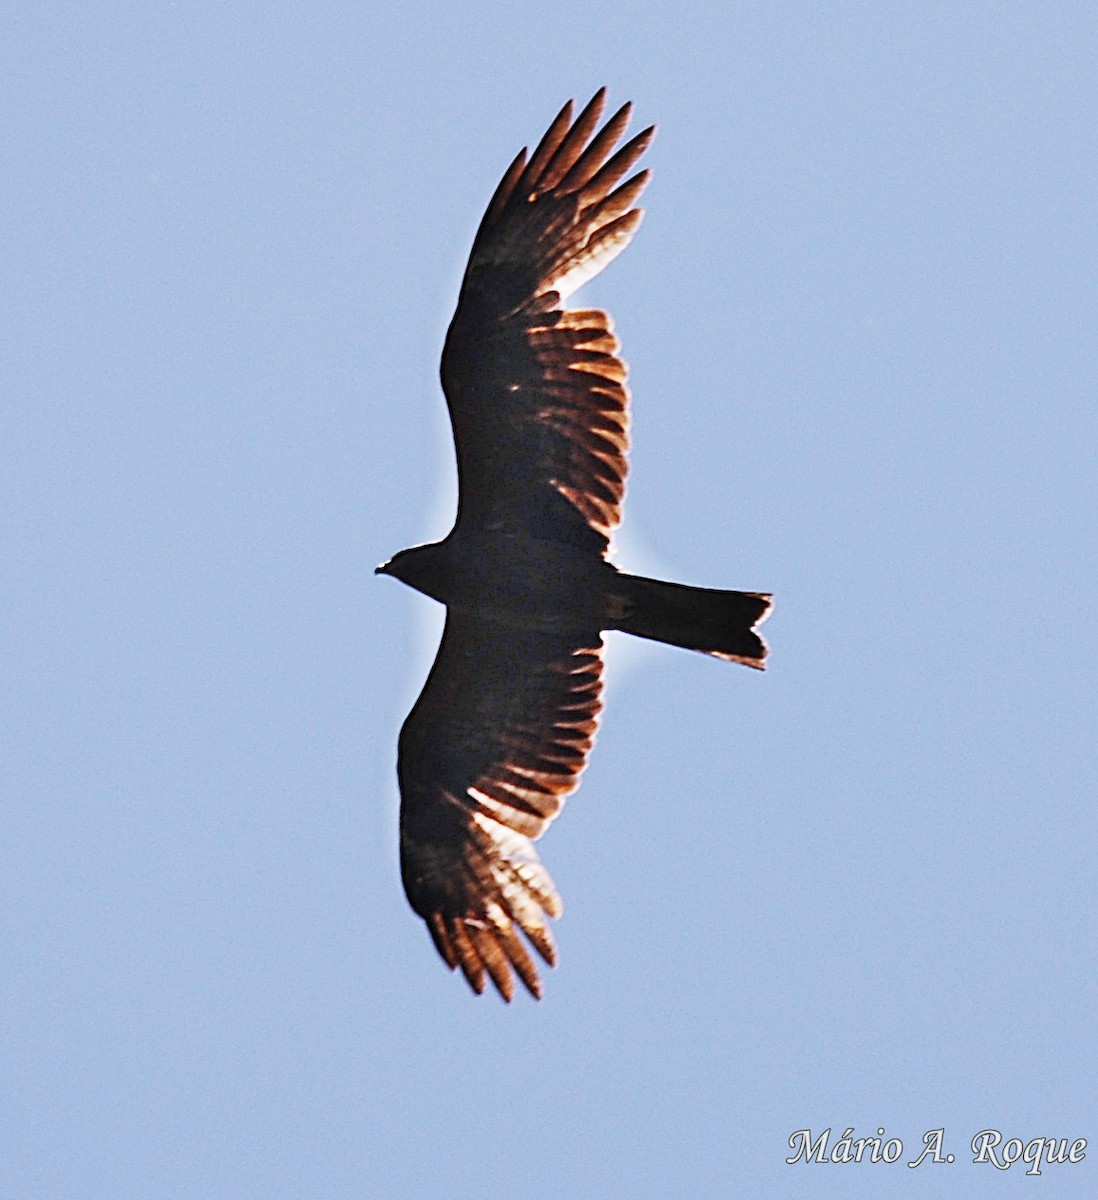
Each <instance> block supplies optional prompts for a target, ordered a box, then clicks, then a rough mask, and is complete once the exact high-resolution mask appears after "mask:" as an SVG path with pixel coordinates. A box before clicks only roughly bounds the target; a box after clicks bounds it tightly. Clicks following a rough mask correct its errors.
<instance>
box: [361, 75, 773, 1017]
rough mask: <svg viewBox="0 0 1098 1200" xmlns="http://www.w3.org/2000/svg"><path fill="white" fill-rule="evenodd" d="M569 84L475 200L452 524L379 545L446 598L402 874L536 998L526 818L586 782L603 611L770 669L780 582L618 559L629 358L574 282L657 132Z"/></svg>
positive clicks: (603, 251)
mask: <svg viewBox="0 0 1098 1200" xmlns="http://www.w3.org/2000/svg"><path fill="white" fill-rule="evenodd" d="M605 94H606V89H605V88H603V89H600V90H599V91H598V92H597V93H596V94H595V96H594V97H593V99H592V100H591V102H590V103H589V104H588V105H587V107H586V108H584V110H583V111H582V112H581V113H580V115H579V116H578V117H576V118H575V120H573V118H572V103H571V101H569V102H568V103H567V104H566V105H565V106H564V108H563V109H561V111H560V113H559V114H558V115H557V118H556V120H555V121H554V122H553V123H552V125H550V127H549V129H548V131H547V132H546V134H545V136H544V137H543V138H542V139H541V141H540V143H539V144H538V146H537V149H536V150H535V151H534V153H533V154H532V155H530V156H529V158H527V152H526V150H525V149H524V150H522V151H521V152H520V153H519V154H518V156H517V157H516V158H515V160H514V161H513V162H512V163H511V165H510V167H509V168H508V169H507V172H506V174H505V175H504V176H503V179H502V180H501V182H500V184H499V186H498V187H497V188H496V191H495V194H494V195H493V197H492V199H491V201H490V203H489V205H488V210H487V212H486V213H485V214H484V219H483V220H482V221H481V223H480V228H479V229H478V231H477V234H476V238H475V240H474V242H473V248H472V251H471V253H470V255H469V264H468V266H467V268H466V270H465V276H464V279H463V281H462V285H461V293H460V296H459V298H458V305H457V310H456V312H455V313H454V318H453V321H452V322H451V324H450V328H449V332H448V333H447V335H446V343H445V346H444V349H443V352H442V387H443V391H444V392H445V393H446V402H447V405H448V407H449V410H450V421H451V424H452V426H453V434H454V442H455V446H456V450H457V461H458V485H459V496H458V512H457V519H456V521H455V523H454V527H453V529H452V530H451V532H450V533H449V535H448V536H447V537H446V538H444V539H443V540H442V541H441V542H433V543H431V544H429V545H425V546H414V547H412V549H410V550H402V551H401V552H400V553H399V554H397V555H395V556H394V557H393V558H392V559H390V560H389V561H388V562H387V563H384V564H383V565H382V566H380V567H378V568H377V571H378V573H380V574H384V575H392V576H394V577H395V578H397V579H399V580H401V581H402V582H403V583H406V584H408V585H409V586H410V587H413V588H415V589H416V590H417V591H420V592H423V593H425V594H426V595H428V596H431V597H433V598H434V599H435V600H438V601H440V602H441V603H443V604H445V605H446V626H445V630H444V632H443V635H442V644H441V645H440V646H439V650H438V656H437V658H436V659H435V663H434V666H433V667H432V669H431V672H430V675H429V676H428V679H427V682H426V684H425V685H424V688H423V691H422V693H421V694H420V697H419V699H418V700H417V701H416V704H415V706H414V707H413V709H412V711H411V713H410V715H409V716H408V719H407V720H406V721H405V722H404V726H403V728H402V729H401V731H400V741H399V749H398V763H397V773H398V776H399V780H400V792H401V811H400V862H401V875H402V878H403V881H404V890H405V892H406V894H407V896H408V900H409V902H410V903H411V906H412V908H413V909H414V910H415V911H416V912H417V913H418V914H419V915H420V916H421V917H422V918H423V920H424V921H425V922H426V924H427V929H428V931H429V932H430V934H431V938H432V939H433V941H434V944H435V946H436V948H437V949H438V952H439V954H440V955H441V956H442V957H443V959H444V960H445V961H446V964H447V966H449V967H450V969H451V970H453V969H454V968H458V967H460V968H461V971H462V973H463V974H464V976H465V978H466V980H467V981H468V983H469V985H470V986H471V987H472V988H473V990H474V991H475V992H478V993H479V992H482V991H483V990H484V988H485V984H486V982H487V980H488V979H489V978H490V979H491V980H492V982H493V983H494V984H495V986H496V988H497V989H498V991H499V993H500V995H501V996H502V997H503V998H504V999H505V1000H507V1001H510V1000H511V999H512V997H513V996H514V992H515V976H516V975H517V976H518V978H519V979H520V980H521V981H522V983H523V984H524V985H525V986H526V988H527V990H528V991H529V992H530V993H531V994H532V995H533V996H535V997H537V998H540V996H541V991H542V985H541V979H540V978H539V975H538V970H537V967H536V965H535V960H534V958H533V956H532V954H531V952H530V948H528V946H527V944H526V942H524V941H523V939H522V937H520V936H519V931H521V933H522V934H523V935H524V936H525V938H526V939H527V940H528V942H529V945H530V947H532V948H533V950H535V951H536V952H537V954H538V955H540V957H541V958H542V959H544V961H545V962H547V963H548V964H549V965H550V966H555V965H556V947H555V944H554V941H553V935H552V932H551V930H550V927H549V925H548V922H547V918H549V917H558V916H560V914H561V911H562V907H561V900H560V896H559V895H558V893H557V890H556V888H555V886H554V884H553V881H552V879H551V878H550V876H549V873H548V871H546V869H545V867H544V866H543V865H542V863H541V861H540V859H539V858H538V855H537V852H536V851H535V849H534V842H535V841H536V840H537V839H538V838H539V837H541V835H542V834H543V833H544V832H545V830H546V829H547V828H548V826H549V823H550V822H551V821H552V820H553V818H554V817H555V816H556V815H557V813H559V812H560V810H561V807H562V805H563V803H564V800H565V797H566V796H568V795H569V794H570V793H571V792H574V791H575V790H576V788H577V787H578V786H579V777H580V773H581V772H582V770H583V768H584V766H585V764H586V762H587V757H588V754H589V752H590V750H591V746H592V743H593V741H594V737H595V728H596V724H597V722H598V716H599V710H600V707H601V699H600V693H601V689H602V646H603V642H602V635H603V633H604V631H606V630H611V629H618V630H624V631H625V632H626V633H632V634H635V635H637V636H638V637H643V638H652V639H654V640H656V641H659V642H667V643H670V644H671V645H673V646H682V647H685V648H687V649H690V650H699V651H701V652H702V653H703V654H711V655H713V656H714V657H715V658H723V659H726V660H728V661H730V662H739V663H744V664H746V665H747V666H749V667H756V668H758V669H760V670H761V669H762V667H763V666H764V662H765V658H766V653H767V648H766V643H765V642H764V641H763V640H762V638H761V637H760V636H759V634H758V633H757V632H756V630H755V626H756V625H758V624H759V623H760V622H761V621H762V620H763V619H764V618H765V617H766V616H767V614H768V612H769V609H770V596H769V595H767V594H764V593H760V592H736V591H717V590H714V589H710V588H696V587H687V586H684V585H682V584H677V583H665V582H662V581H659V580H655V579H646V578H643V577H641V576H637V575H628V574H626V573H625V572H623V571H620V570H619V569H618V568H617V567H615V566H614V565H612V564H611V563H610V562H609V561H608V560H607V554H608V551H609V549H610V538H611V535H612V533H613V531H614V529H615V527H616V526H617V525H618V524H619V522H620V521H621V508H622V498H623V495H624V490H625V475H626V452H627V449H628V435H627V429H628V422H629V415H628V404H629V393H628V391H627V390H626V386H625V378H626V368H625V364H624V363H623V362H622V360H621V359H620V358H619V357H618V341H617V338H616V337H615V336H614V334H613V332H612V324H611V321H610V318H609V317H608V316H607V314H606V313H604V312H600V311H598V310H596V309H586V308H583V309H570V308H567V307H566V302H567V300H568V298H569V296H571V295H572V293H573V292H575V290H576V289H577V288H578V287H580V286H581V285H582V284H584V283H586V282H587V281H588V280H590V279H592V278H593V277H594V276H595V275H597V274H598V273H599V272H600V271H601V270H602V269H603V268H604V267H605V266H606V265H607V263H609V262H610V261H611V260H612V259H614V258H615V257H616V256H617V255H618V254H620V253H621V252H622V250H624V249H625V247H626V246H627V245H628V244H629V242H630V240H631V239H632V237H633V234H634V233H635V232H636V230H637V227H638V226H639V225H640V223H641V217H642V215H643V214H642V211H641V210H640V209H638V208H636V207H634V204H635V202H636V200H637V198H638V197H639V196H640V194H641V192H642V191H643V190H644V187H645V185H646V184H647V182H648V175H649V173H648V172H647V171H640V172H638V173H637V174H635V175H633V176H631V177H630V178H628V179H626V180H625V182H624V183H622V182H621V180H622V178H623V176H625V175H626V174H627V173H628V172H629V170H630V168H631V167H632V166H633V165H634V164H635V163H636V162H637V160H638V159H639V158H640V157H641V155H642V154H643V153H644V151H645V149H646V148H647V146H648V144H649V142H650V141H651V140H652V136H653V134H654V132H655V129H654V127H650V128H648V129H645V130H644V131H643V132H641V133H638V134H637V135H636V136H635V137H633V138H632V139H631V140H629V141H627V142H626V143H625V144H624V145H623V146H622V147H621V148H620V149H618V150H616V151H615V147H616V146H617V144H618V142H619V141H620V140H621V138H622V136H623V134H624V132H625V129H626V127H627V125H628V123H629V116H630V112H631V105H629V104H626V105H624V106H623V107H622V108H620V109H619V110H618V111H617V112H616V113H614V115H613V116H612V117H610V118H609V120H608V121H607V122H606V123H605V124H604V125H602V127H601V128H599V122H600V120H601V117H602V110H603V104H604V101H605Z"/></svg>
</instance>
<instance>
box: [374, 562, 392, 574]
mask: <svg viewBox="0 0 1098 1200" xmlns="http://www.w3.org/2000/svg"><path fill="white" fill-rule="evenodd" d="M388 565H389V564H388V563H387V562H383V563H382V564H381V566H380V567H374V574H375V575H387V574H388V572H387V571H386V570H385V568H386V567H387V566H388Z"/></svg>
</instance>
